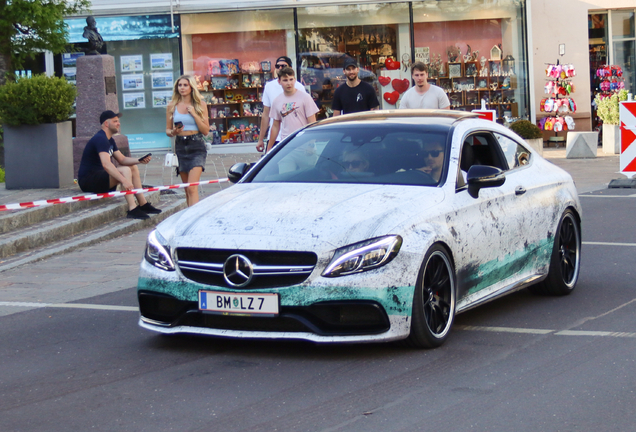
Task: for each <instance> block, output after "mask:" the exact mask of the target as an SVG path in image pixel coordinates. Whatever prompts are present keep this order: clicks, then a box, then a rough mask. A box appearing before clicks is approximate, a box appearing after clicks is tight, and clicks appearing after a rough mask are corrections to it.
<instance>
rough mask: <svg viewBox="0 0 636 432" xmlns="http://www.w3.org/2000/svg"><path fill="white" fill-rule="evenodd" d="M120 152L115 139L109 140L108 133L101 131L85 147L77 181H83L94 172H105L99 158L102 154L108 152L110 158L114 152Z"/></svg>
mask: <svg viewBox="0 0 636 432" xmlns="http://www.w3.org/2000/svg"><path fill="white" fill-rule="evenodd" d="M117 150H119V149H118V148H117V144H115V140H114V139H112V138H111V139H108V138H107V137H106V132H104V131H103V130H100V131H99V132H97V133H96V134H95V135H94V136H93V138H91V139H90V140H89V141H88V142H87V143H86V147H84V153H82V161H81V162H80V166H79V171H78V173H77V179H78V180H79V179H81V178H82V177H84V176H85V175H87V174H89V173H91V172H93V171H99V170H103V169H104V167H103V166H102V160H101V159H100V158H99V154H100V153H101V152H106V153H108V154H109V155H110V156H112V155H113V153H114V152H116V151H117Z"/></svg>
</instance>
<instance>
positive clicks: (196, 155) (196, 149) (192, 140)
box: [175, 133, 208, 174]
mask: <svg viewBox="0 0 636 432" xmlns="http://www.w3.org/2000/svg"><path fill="white" fill-rule="evenodd" d="M175 153H177V157H178V158H179V167H178V168H177V174H179V173H180V172H185V173H187V172H190V170H191V169H192V168H195V167H201V168H202V169H203V171H205V158H206V157H207V156H208V151H207V149H206V148H205V142H204V141H203V135H202V134H200V133H198V134H194V135H188V136H178V137H177V138H176V141H175Z"/></svg>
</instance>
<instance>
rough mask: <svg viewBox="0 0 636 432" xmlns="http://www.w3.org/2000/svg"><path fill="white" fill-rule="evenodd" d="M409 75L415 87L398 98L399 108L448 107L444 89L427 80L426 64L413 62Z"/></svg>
mask: <svg viewBox="0 0 636 432" xmlns="http://www.w3.org/2000/svg"><path fill="white" fill-rule="evenodd" d="M411 76H412V77H413V80H414V81H415V87H411V88H410V89H408V90H407V91H406V93H404V95H403V96H402V99H401V100H400V106H399V108H400V109H408V108H411V109H419V108H426V109H450V101H449V100H448V96H446V93H445V92H444V90H442V89H441V88H440V87H438V86H436V85H434V84H430V83H429V82H428V66H427V65H426V64H424V63H422V62H415V63H413V66H412V67H411Z"/></svg>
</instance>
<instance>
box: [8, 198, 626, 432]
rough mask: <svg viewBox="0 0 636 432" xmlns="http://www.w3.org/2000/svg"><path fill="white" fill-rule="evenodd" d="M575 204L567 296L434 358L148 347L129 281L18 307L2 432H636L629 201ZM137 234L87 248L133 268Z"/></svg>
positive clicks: (517, 307)
mask: <svg viewBox="0 0 636 432" xmlns="http://www.w3.org/2000/svg"><path fill="white" fill-rule="evenodd" d="M628 195H633V196H628ZM581 201H582V204H583V208H584V221H583V240H584V245H583V250H582V270H581V277H580V280H579V283H578V286H577V288H576V290H575V291H574V293H573V294H572V295H570V296H567V297H560V298H551V297H538V296H533V295H531V294H530V293H529V292H527V291H522V292H518V293H515V294H513V295H511V296H508V297H506V298H503V299H500V300H498V301H495V302H492V303H490V304H487V305H485V306H482V307H480V308H478V309H474V310H472V311H469V312H466V313H464V314H462V315H459V316H458V317H457V320H456V326H455V329H454V330H453V332H452V334H451V336H450V339H449V340H448V341H447V343H446V344H445V345H444V346H443V347H441V348H439V349H436V350H430V351H419V350H411V349H406V348H402V347H399V346H396V345H394V344H371V345H344V346H343V345H340V346H325V345H313V344H309V343H304V342H275V341H274V342H272V341H267V342H260V341H246V340H243V341H236V340H223V339H210V338H196V337H164V336H159V335H155V334H154V333H151V332H148V331H145V330H142V329H140V328H139V327H138V326H137V319H138V313H137V312H136V311H135V308H136V305H137V304H136V297H135V289H134V287H133V285H134V283H135V281H134V279H132V280H131V278H130V277H128V278H125V277H122V278H121V279H120V280H118V282H117V283H121V284H125V283H128V284H129V285H128V286H129V287H128V286H125V285H122V286H121V287H119V288H117V287H114V288H113V287H111V291H114V292H110V293H108V294H103V295H99V296H95V297H89V298H82V297H81V293H80V294H78V293H76V292H75V293H74V294H73V295H74V298H76V300H75V302H74V303H73V304H71V305H69V304H58V305H54V306H56V307H40V308H35V309H33V308H30V309H29V305H28V304H25V305H24V310H23V311H21V312H19V313H7V314H6V315H5V316H0V341H1V343H0V358H1V359H2V360H1V363H0V365H1V367H0V430H2V431H71V430H77V431H88V430H98V431H114V430H126V431H172V430H175V431H177V430H178V431H203V430H206V431H209V430H211V431H243V430H245V431H248V430H249V431H365V432H366V431H436V432H438V431H468V430H470V431H532V432H536V431H592V430H593V431H631V430H635V429H636V426H634V424H635V423H636V413H635V410H634V407H635V406H636V393H635V392H636V356H635V355H634V354H635V352H636V320H635V319H634V316H636V290H635V289H634V283H633V277H634V273H635V272H636V270H635V268H636V267H635V266H634V252H635V251H636V249H635V247H636V218H634V208H635V204H636V191H633V190H608V189H605V190H603V191H600V192H597V193H591V194H584V195H582V196H581ZM144 235H145V233H137V234H134V235H132V236H129V237H127V238H126V239H125V241H124V244H125V245H127V246H126V247H121V246H117V247H115V246H113V245H115V244H117V243H114V242H110V243H107V244H104V245H101V246H96V247H95V249H96V250H98V251H101V253H102V255H105V254H107V253H108V252H109V251H110V252H112V251H116V252H114V253H113V254H116V256H117V257H119V258H118V259H122V257H124V258H125V257H128V258H127V259H129V260H132V261H136V262H138V260H139V259H140V255H141V250H142V248H143V242H144ZM121 244H122V241H120V242H119V245H121ZM117 248H120V249H117ZM92 249H93V248H88V249H86V250H85V251H82V252H78V253H77V254H75V255H67V256H66V257H67V258H66V259H67V260H68V259H69V258H68V257H69V256H70V259H75V260H78V261H81V259H80V258H77V257H84V259H86V257H87V256H91V255H90V254H91V253H95V254H97V255H95V256H100V255H99V254H98V253H97V252H92ZM59 259H62V258H59ZM104 260H105V261H104V262H108V261H106V259H104ZM55 262H56V261H54V260H50V261H49V262H41V263H35V264H32V265H31V266H30V267H29V268H26V269H24V268H23V269H22V270H20V269H17V270H13V271H11V272H7V273H3V274H1V275H0V278H4V281H5V284H10V283H11V282H10V281H17V280H18V279H19V277H21V276H22V275H24V273H27V275H25V276H24V277H25V279H27V278H29V277H30V278H31V279H33V277H34V276H33V275H36V274H43V275H44V274H46V273H45V271H44V270H42V268H46V266H47V265H48V266H51V263H55ZM58 262H59V261H58ZM69 267H72V266H69ZM82 269H83V267H82ZM83 271H87V270H85V269H83ZM38 272H40V273H38ZM122 272H123V273H125V274H131V272H132V273H134V268H125V269H124V270H122ZM126 272H128V273H126ZM80 273H81V272H80ZM56 277H59V278H61V277H62V276H61V274H60V275H58V276H52V277H50V278H49V279H48V280H47V278H46V277H44V276H42V277H41V279H40V281H39V282H38V283H39V284H40V287H41V289H42V290H46V287H47V285H48V284H54V283H56V282H55V280H56ZM86 278H87V279H90V277H89V276H86ZM2 281H3V279H0V286H2V283H3V282H2ZM16 283H17V282H16ZM6 287H8V288H11V287H9V286H8V285H7V286H6ZM34 287H35V288H34ZM8 288H7V289H8ZM33 289H37V284H32V285H30V286H29V288H28V290H29V292H32V290H33ZM69 291H73V287H69ZM20 292H26V291H19V290H18V289H17V288H16V294H15V295H14V297H15V298H18V297H19V293H20ZM61 297H63V295H61ZM61 297H60V298H61ZM84 297H86V295H84ZM31 300H33V299H24V300H23V301H31ZM60 301H61V300H60ZM49 304H50V303H49ZM72 305H74V306H75V307H70V306H72ZM9 308H10V307H9ZM6 309H7V307H6V305H5V309H3V310H5V311H6Z"/></svg>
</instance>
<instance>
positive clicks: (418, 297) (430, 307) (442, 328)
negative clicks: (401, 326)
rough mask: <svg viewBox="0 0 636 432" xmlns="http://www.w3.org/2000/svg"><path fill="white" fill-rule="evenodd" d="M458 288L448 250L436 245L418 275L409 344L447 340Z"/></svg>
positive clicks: (423, 345) (430, 345)
mask: <svg viewBox="0 0 636 432" xmlns="http://www.w3.org/2000/svg"><path fill="white" fill-rule="evenodd" d="M455 291H456V288H455V268H454V266H453V263H452V261H451V259H450V257H449V254H448V252H447V251H446V249H445V248H444V247H442V246H441V245H433V246H432V247H431V248H430V249H429V250H428V252H427V253H426V257H425V258H424V263H423V264H422V267H421V269H420V273H419V275H418V278H417V285H416V286H415V295H414V297H413V310H412V313H411V333H410V335H409V337H408V338H407V339H406V344H407V345H409V346H412V347H416V348H437V347H439V346H441V345H442V344H443V343H444V341H445V340H446V338H447V337H448V334H449V333H450V329H451V327H452V325H453V321H454V319H455Z"/></svg>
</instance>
